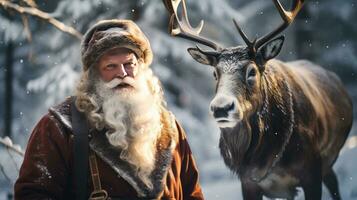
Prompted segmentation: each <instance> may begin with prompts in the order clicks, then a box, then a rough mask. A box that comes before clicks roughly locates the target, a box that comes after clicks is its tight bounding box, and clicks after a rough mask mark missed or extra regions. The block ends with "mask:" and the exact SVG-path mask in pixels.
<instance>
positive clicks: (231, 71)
mask: <svg viewBox="0 0 357 200" xmlns="http://www.w3.org/2000/svg"><path fill="white" fill-rule="evenodd" d="M163 1H164V4H165V6H166V8H167V10H168V11H169V12H170V14H171V18H170V24H169V30H170V32H171V35H173V36H178V37H182V38H185V39H188V40H192V41H195V42H198V43H200V44H203V45H206V46H208V47H210V48H212V49H213V51H206V50H202V49H201V48H199V47H198V46H196V48H189V49H188V52H189V53H190V55H191V56H192V57H193V58H194V59H195V60H196V61H197V62H199V63H202V64H205V65H210V66H213V67H214V77H215V79H216V81H217V86H216V95H215V97H214V98H213V100H212V102H211V105H210V110H211V112H212V114H213V116H214V118H215V119H216V121H217V123H218V125H219V126H220V127H221V128H231V127H234V126H235V125H236V124H237V123H238V122H240V121H241V120H243V119H244V118H245V119H246V118H247V117H249V116H250V115H251V114H252V113H254V112H256V110H257V108H259V107H260V105H261V104H262V101H263V100H262V99H263V98H262V92H261V90H262V88H261V81H262V79H261V77H262V74H263V73H264V70H265V64H266V62H267V61H268V60H270V59H272V58H274V57H276V56H277V55H278V54H279V52H280V50H281V48H282V45H283V42H284V36H279V37H277V38H275V39H274V37H276V36H277V35H278V34H280V33H281V32H282V31H283V30H284V29H285V28H286V27H288V26H289V25H290V24H291V22H292V21H293V19H294V18H295V16H296V15H297V13H298V12H299V10H300V9H301V7H302V4H303V0H295V1H294V2H293V4H292V9H291V10H290V11H286V10H285V9H284V8H283V6H282V5H281V3H280V2H279V1H278V0H273V2H274V4H275V6H276V7H277V9H278V11H279V14H280V15H281V17H282V18H283V23H282V24H281V25H280V26H279V27H277V28H276V29H275V30H274V31H272V32H270V33H268V34H266V35H265V36H263V37H261V38H259V39H255V40H253V41H250V40H249V39H248V37H247V36H246V35H245V34H244V32H243V31H242V29H241V28H240V27H239V25H238V23H237V22H236V21H235V20H233V22H234V24H235V26H236V28H237V29H238V32H239V34H240V35H241V36H242V38H243V40H244V41H245V43H246V45H239V46H236V47H229V48H222V47H221V46H220V45H218V44H216V43H214V42H213V41H211V40H208V39H206V38H204V37H202V36H200V35H199V34H200V32H201V30H202V27H203V21H201V23H200V24H199V26H198V27H196V28H193V27H192V26H191V25H190V23H189V20H188V17H187V10H186V4H185V0H182V17H183V19H179V17H178V13H177V9H178V6H179V5H180V3H181V0H163Z"/></svg>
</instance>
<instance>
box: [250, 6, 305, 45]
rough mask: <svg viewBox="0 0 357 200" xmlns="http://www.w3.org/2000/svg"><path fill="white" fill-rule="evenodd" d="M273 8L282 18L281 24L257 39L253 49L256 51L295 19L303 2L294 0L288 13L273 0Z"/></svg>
mask: <svg viewBox="0 0 357 200" xmlns="http://www.w3.org/2000/svg"><path fill="white" fill-rule="evenodd" d="M273 2H274V4H275V7H276V8H277V9H278V11H279V14H280V16H281V18H283V21H284V22H283V23H282V24H281V25H280V26H278V27H277V28H276V29H275V30H273V31H272V32H270V33H268V34H266V35H265V36H263V37H261V38H259V39H258V40H257V42H256V44H255V46H256V47H255V48H256V49H258V48H259V47H260V46H262V45H263V44H265V43H266V42H268V41H269V40H271V39H272V38H273V37H275V36H276V35H278V34H279V33H281V32H282V31H283V30H284V29H286V28H287V27H288V26H289V25H290V24H291V23H292V22H293V21H294V19H295V17H296V15H297V14H298V12H299V11H300V9H301V8H302V5H303V3H304V0H295V1H294V2H293V4H292V8H291V10H290V11H286V10H285V9H284V7H283V6H282V5H281V3H280V1H279V0H273Z"/></svg>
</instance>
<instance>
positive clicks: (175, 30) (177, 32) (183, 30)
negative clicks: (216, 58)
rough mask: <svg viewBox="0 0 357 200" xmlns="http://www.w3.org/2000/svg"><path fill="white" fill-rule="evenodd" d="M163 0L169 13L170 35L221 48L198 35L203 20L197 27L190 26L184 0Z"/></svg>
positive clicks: (216, 48) (217, 49)
mask: <svg viewBox="0 0 357 200" xmlns="http://www.w3.org/2000/svg"><path fill="white" fill-rule="evenodd" d="M163 1H164V4H165V6H166V8H167V10H168V11H169V13H170V15H171V17H170V24H169V32H170V34H171V35H172V36H178V37H181V38H185V39H188V40H191V41H194V42H198V43H200V44H203V45H206V46H208V47H211V48H213V49H215V50H216V51H219V50H221V49H222V48H221V47H220V46H219V45H218V44H216V43H214V42H213V41H211V40H208V39H206V38H204V37H202V36H200V35H199V34H200V32H201V30H202V27H203V24H204V22H203V20H201V22H200V24H199V25H198V26H197V27H192V26H191V24H190V22H189V20H188V15H187V8H186V2H185V0H163ZM181 1H182V18H181V19H179V17H178V14H177V10H178V6H179V5H180V3H181Z"/></svg>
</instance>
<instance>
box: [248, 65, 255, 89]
mask: <svg viewBox="0 0 357 200" xmlns="http://www.w3.org/2000/svg"><path fill="white" fill-rule="evenodd" d="M256 75H257V70H256V69H255V68H254V67H248V69H247V75H246V81H247V83H248V84H249V85H254V83H255V82H256Z"/></svg>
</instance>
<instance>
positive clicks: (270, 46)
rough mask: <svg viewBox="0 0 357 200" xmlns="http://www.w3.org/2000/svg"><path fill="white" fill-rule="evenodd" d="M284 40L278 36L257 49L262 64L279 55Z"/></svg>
mask: <svg viewBox="0 0 357 200" xmlns="http://www.w3.org/2000/svg"><path fill="white" fill-rule="evenodd" d="M284 39H285V37H284V36H280V37H278V38H275V39H274V40H271V41H269V42H267V43H266V44H265V45H264V46H263V47H261V48H260V49H259V52H258V53H259V54H260V55H261V56H262V58H263V61H264V62H266V61H268V60H270V59H272V58H275V57H276V56H277V55H278V54H279V52H280V50H281V48H282V47H283V43H284Z"/></svg>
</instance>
